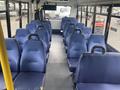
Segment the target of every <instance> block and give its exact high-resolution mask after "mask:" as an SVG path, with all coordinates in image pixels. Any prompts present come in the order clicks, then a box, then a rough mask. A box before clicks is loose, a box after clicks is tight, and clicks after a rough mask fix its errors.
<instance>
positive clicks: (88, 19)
mask: <svg viewBox="0 0 120 90" xmlns="http://www.w3.org/2000/svg"><path fill="white" fill-rule="evenodd" d="M92 26H93V13H88V18H87V27H89V28H92Z"/></svg>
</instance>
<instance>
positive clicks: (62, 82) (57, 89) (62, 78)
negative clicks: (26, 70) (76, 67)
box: [45, 35, 73, 90]
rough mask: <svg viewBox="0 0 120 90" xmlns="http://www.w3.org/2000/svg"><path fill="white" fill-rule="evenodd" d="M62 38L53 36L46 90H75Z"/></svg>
mask: <svg viewBox="0 0 120 90" xmlns="http://www.w3.org/2000/svg"><path fill="white" fill-rule="evenodd" d="M72 85H73V84H72V79H71V77H70V72H69V69H68V66H67V62H66V54H65V50H64V44H63V41H62V37H61V36H59V35H53V38H52V42H51V48H50V56H49V62H48V65H47V73H46V81H45V90H73V89H72Z"/></svg>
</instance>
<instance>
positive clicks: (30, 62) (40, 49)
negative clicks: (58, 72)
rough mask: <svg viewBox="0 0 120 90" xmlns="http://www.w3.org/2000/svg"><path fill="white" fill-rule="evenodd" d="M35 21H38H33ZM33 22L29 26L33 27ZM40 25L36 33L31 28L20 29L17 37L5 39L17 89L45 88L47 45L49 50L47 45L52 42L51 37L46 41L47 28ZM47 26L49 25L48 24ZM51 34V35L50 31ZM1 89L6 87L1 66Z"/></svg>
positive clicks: (37, 89)
mask: <svg viewBox="0 0 120 90" xmlns="http://www.w3.org/2000/svg"><path fill="white" fill-rule="evenodd" d="M33 22H35V23H36V22H38V21H32V22H31V23H33ZM31 23H30V24H29V25H27V28H28V27H31ZM39 23H40V22H39ZM32 25H33V26H34V25H37V24H32ZM38 26H39V28H36V30H35V29H34V30H35V32H34V33H30V28H29V29H27V28H26V29H18V30H17V32H16V36H15V38H8V39H6V40H5V41H6V48H7V53H8V59H9V64H10V69H11V72H12V77H13V81H14V86H15V89H18V90H40V89H42V88H43V85H44V79H45V73H46V66H47V61H48V51H49V47H50V46H49V47H47V48H48V50H47V48H46V47H45V45H48V42H49V43H50V39H49V41H48V42H46V40H48V39H46V38H45V37H47V35H48V34H47V33H46V31H47V29H46V30H45V28H43V27H42V26H40V25H38ZM45 26H46V27H47V25H46V24H45ZM41 27H42V29H41ZM31 28H33V27H31ZM31 31H32V30H31ZM36 32H38V33H36ZM43 32H44V33H43ZM41 33H42V34H41ZM40 35H42V36H40ZM49 36H51V35H50V33H49ZM43 37H44V38H43ZM0 89H1V90H2V89H6V87H5V84H4V79H3V75H2V69H1V68H0Z"/></svg>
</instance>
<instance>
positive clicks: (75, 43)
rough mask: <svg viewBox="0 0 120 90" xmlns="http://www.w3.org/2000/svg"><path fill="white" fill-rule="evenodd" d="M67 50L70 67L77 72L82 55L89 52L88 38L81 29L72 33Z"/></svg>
mask: <svg viewBox="0 0 120 90" xmlns="http://www.w3.org/2000/svg"><path fill="white" fill-rule="evenodd" d="M67 50H68V51H67V58H68V65H69V69H70V71H71V72H75V70H76V67H77V64H78V61H79V57H80V55H82V54H83V53H86V52H87V45H86V40H85V38H84V36H83V35H82V34H81V32H80V31H75V32H74V33H73V34H72V36H71V38H70V42H69V45H68V49H67Z"/></svg>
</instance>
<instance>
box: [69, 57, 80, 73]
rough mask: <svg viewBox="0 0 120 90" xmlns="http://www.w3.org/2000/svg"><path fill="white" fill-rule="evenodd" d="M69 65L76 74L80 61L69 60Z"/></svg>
mask: <svg viewBox="0 0 120 90" xmlns="http://www.w3.org/2000/svg"><path fill="white" fill-rule="evenodd" d="M68 65H69V69H70V71H71V72H75V71H76V68H77V65H78V60H77V59H68Z"/></svg>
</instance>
